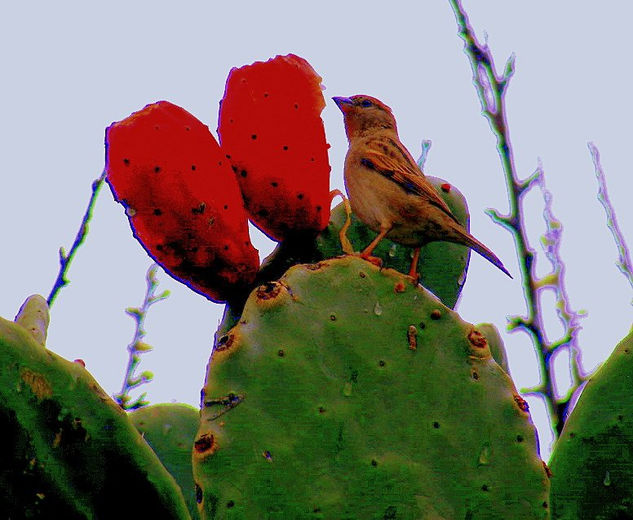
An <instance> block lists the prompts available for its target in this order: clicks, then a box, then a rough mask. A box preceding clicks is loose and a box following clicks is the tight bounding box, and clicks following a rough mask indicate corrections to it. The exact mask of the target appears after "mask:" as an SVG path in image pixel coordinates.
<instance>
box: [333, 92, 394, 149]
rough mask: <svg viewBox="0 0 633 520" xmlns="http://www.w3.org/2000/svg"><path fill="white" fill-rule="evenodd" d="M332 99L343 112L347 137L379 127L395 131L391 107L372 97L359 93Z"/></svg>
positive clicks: (359, 134)
mask: <svg viewBox="0 0 633 520" xmlns="http://www.w3.org/2000/svg"><path fill="white" fill-rule="evenodd" d="M332 99H333V100H334V102H335V103H336V106H338V107H339V108H340V109H341V112H343V117H344V118H345V133H346V134H347V138H348V139H351V138H352V137H358V136H361V135H364V134H366V133H368V132H372V131H376V130H380V129H387V130H393V131H394V132H396V131H397V129H396V120H395V118H394V117H393V114H392V113H391V109H390V108H389V107H388V106H387V105H385V104H384V103H383V102H382V101H380V100H378V99H376V98H374V97H371V96H366V95H363V94H360V95H357V96H352V97H348V98H347V97H335V98H332Z"/></svg>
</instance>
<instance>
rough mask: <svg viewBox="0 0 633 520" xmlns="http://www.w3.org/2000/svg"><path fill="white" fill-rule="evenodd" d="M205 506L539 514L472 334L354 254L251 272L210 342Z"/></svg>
mask: <svg viewBox="0 0 633 520" xmlns="http://www.w3.org/2000/svg"><path fill="white" fill-rule="evenodd" d="M193 463H194V479H195V481H196V486H197V487H198V499H199V507H200V510H201V513H202V517H203V518H205V519H231V518H236V519H237V518H240V519H251V518H252V519H263V518H269V519H273V518H275V519H276V518H279V519H281V518H283V519H286V518H293V519H303V518H306V519H307V518H310V519H317V518H321V519H332V518H339V519H363V520H366V519H383V518H398V519H456V518H468V519H473V520H475V519H487V520H489V519H504V520H507V519H513V520H521V519H545V518H548V512H549V509H548V491H549V481H548V477H547V474H546V470H545V468H544V465H543V463H542V461H541V460H540V459H539V457H538V454H537V446H536V433H535V429H534V426H533V425H532V423H531V422H530V416H529V412H528V409H527V405H526V403H525V401H523V399H521V398H520V397H519V395H518V393H517V391H516V389H515V388H514V386H513V384H512V382H511V380H510V378H509V377H508V376H507V374H506V373H505V372H504V371H503V370H501V369H500V367H499V366H498V365H497V364H496V363H495V362H494V361H493V360H492V357H491V354H490V350H489V348H488V346H487V343H486V340H485V337H484V336H483V335H482V334H481V333H480V332H478V331H477V330H476V329H475V328H474V327H473V325H471V324H469V323H466V322H464V321H462V320H461V319H460V318H459V316H458V315H457V314H456V313H454V312H453V311H451V310H450V309H448V308H447V307H445V306H444V305H442V304H441V303H440V302H439V300H438V299H437V298H435V297H434V296H433V295H431V294H430V293H429V292H428V291H426V290H424V289H423V288H421V287H414V286H413V285H412V283H411V280H410V279H409V278H408V277H406V276H405V275H402V274H400V273H398V272H396V271H393V270H389V269H383V270H379V269H378V268H377V267H376V266H374V265H372V264H370V263H368V262H365V261H363V260H361V259H360V258H357V257H353V256H346V257H342V258H337V259H331V260H325V261H323V262H320V263H318V264H311V265H297V266H295V267H293V268H291V269H290V270H289V271H288V272H287V274H286V275H285V276H284V277H283V278H281V279H280V280H279V282H270V283H267V284H265V285H262V286H260V287H259V288H258V289H257V290H256V291H254V292H253V293H252V294H251V296H250V298H249V299H248V301H247V303H246V306H245V308H244V312H243V313H242V316H241V319H240V321H239V323H238V325H237V326H236V327H234V328H233V329H232V330H230V331H229V332H228V334H226V335H224V336H223V337H221V338H220V339H219V341H218V345H217V346H216V348H215V350H214V352H213V354H212V358H211V361H210V363H209V367H208V373H207V378H206V384H205V387H204V389H203V392H202V412H201V423H200V429H199V431H198V435H197V438H196V441H195V444H194V451H193Z"/></svg>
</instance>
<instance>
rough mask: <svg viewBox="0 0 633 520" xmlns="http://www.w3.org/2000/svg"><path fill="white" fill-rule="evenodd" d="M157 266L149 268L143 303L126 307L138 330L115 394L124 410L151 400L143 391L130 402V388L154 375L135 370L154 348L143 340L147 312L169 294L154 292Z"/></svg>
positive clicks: (133, 408)
mask: <svg viewBox="0 0 633 520" xmlns="http://www.w3.org/2000/svg"><path fill="white" fill-rule="evenodd" d="M157 268H158V266H157V265H156V264H152V265H151V266H150V268H149V269H148V270H147V276H146V280H147V291H146V292H145V298H144V299H143V304H142V305H141V306H140V307H129V308H127V309H125V312H126V313H127V314H128V315H130V316H131V317H132V318H133V319H134V321H136V330H135V331H134V339H133V340H132V342H131V343H130V344H129V345H128V347H127V350H128V352H129V354H130V357H129V360H128V364H127V369H126V371H125V377H124V378H123V387H122V389H121V392H120V393H118V394H116V395H114V400H115V401H116V402H117V403H119V406H121V408H123V409H124V410H135V409H137V408H141V407H142V406H145V405H147V404H149V402H148V401H147V400H145V396H146V395H147V392H145V393H143V394H142V395H141V396H140V397H139V398H137V399H136V400H135V401H134V402H133V403H130V390H132V389H134V388H136V387H138V386H139V385H142V384H145V383H149V382H150V381H151V380H152V379H153V377H154V376H153V374H152V373H151V372H149V371H145V372H142V373H141V375H140V376H134V371H135V370H136V368H137V367H138V365H139V363H140V362H141V354H143V353H145V352H149V351H150V350H152V347H150V346H149V345H148V344H147V343H145V342H144V341H143V339H144V338H145V329H144V328H143V325H144V323H145V317H146V316H147V312H148V311H149V308H150V306H152V305H153V304H154V303H156V302H158V301H160V300H164V299H165V298H167V297H168V296H169V291H163V292H162V293H161V294H159V295H156V294H154V292H155V290H156V287H158V280H157V279H156V270H157Z"/></svg>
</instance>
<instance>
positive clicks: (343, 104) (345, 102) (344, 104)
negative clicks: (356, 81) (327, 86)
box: [332, 97, 354, 114]
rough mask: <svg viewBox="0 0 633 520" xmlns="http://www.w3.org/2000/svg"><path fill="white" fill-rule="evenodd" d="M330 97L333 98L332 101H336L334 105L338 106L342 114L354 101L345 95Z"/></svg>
mask: <svg viewBox="0 0 633 520" xmlns="http://www.w3.org/2000/svg"><path fill="white" fill-rule="evenodd" d="M332 99H333V100H334V103H336V106H337V107H339V108H340V109H341V112H343V113H344V114H346V113H347V112H348V111H349V109H350V108H351V107H352V105H353V104H354V102H353V101H352V100H351V99H350V98H347V97H333V98H332Z"/></svg>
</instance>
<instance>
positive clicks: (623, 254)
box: [587, 143, 633, 288]
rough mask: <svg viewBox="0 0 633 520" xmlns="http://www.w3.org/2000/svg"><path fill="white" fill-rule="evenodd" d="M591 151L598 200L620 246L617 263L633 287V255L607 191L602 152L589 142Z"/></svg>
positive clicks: (618, 246)
mask: <svg viewBox="0 0 633 520" xmlns="http://www.w3.org/2000/svg"><path fill="white" fill-rule="evenodd" d="M587 146H588V148H589V152H590V153H591V160H592V161H593V167H594V169H595V171H596V178H597V179H598V200H599V201H600V203H601V204H602V207H603V208H604V211H605V213H606V215H607V227H608V228H609V230H610V231H611V234H612V235H613V239H614V240H615V245H616V247H617V248H618V261H617V263H616V265H617V266H618V269H619V270H620V272H621V273H622V274H623V275H624V277H625V278H626V279H627V281H628V282H629V285H630V286H631V287H632V288H633V266H632V264H631V256H630V255H629V249H628V247H627V245H626V241H625V240H624V235H623V234H622V231H621V230H620V226H618V221H617V219H616V217H615V211H614V209H613V204H611V200H610V199H609V193H608V192H607V181H606V179H605V176H604V170H603V169H602V164H600V152H599V151H598V148H597V147H596V145H594V144H593V143H587Z"/></svg>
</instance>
